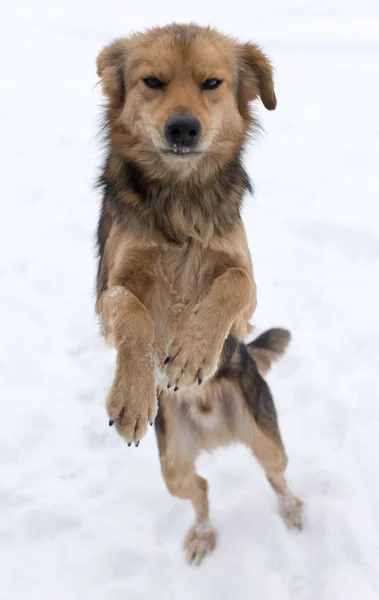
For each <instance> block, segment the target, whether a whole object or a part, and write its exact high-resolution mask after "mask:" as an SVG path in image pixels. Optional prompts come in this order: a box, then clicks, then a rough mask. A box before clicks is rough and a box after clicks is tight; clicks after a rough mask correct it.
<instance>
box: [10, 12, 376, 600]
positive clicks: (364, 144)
mask: <svg viewBox="0 0 379 600" xmlns="http://www.w3.org/2000/svg"><path fill="white" fill-rule="evenodd" d="M231 5H232V8H229V7H228V5H227V4H223V3H222V2H216V0H213V1H212V2H208V3H207V2H204V1H200V0H194V1H192V2H174V1H173V0H170V1H168V0H162V2H156V1H155V0H154V1H153V0H150V1H147V0H142V1H140V2H136V3H134V2H131V1H130V2H125V1H123V2H121V0H119V1H117V0H108V1H107V2H106V1H105V0H101V1H99V0H81V1H79V0H76V1H75V2H74V1H73V0H65V1H64V2H63V1H62V2H57V1H56V2H46V1H43V0H19V1H18V2H17V3H16V2H15V3H11V2H7V3H5V2H3V3H2V8H1V12H2V19H1V22H0V44H1V56H2V60H1V63H2V68H1V77H0V93H1V96H0V127H1V138H0V139H1V142H0V147H1V149H0V152H1V166H2V169H1V171H2V174H1V178H0V192H1V219H0V240H1V245H2V248H1V253H0V277H1V317H0V318H1V345H0V378H1V379H0V381H1V397H2V407H3V414H2V419H1V420H0V469H1V470H0V515H1V516H0V599H1V600H87V599H88V600H121V599H124V598H128V599H132V600H139V599H144V600H145V599H149V600H151V599H153V598H154V599H157V600H161V599H166V598H168V599H170V600H173V599H175V600H176V599H178V600H187V599H188V600H189V599H191V600H194V599H196V600H202V599H206V600H209V599H211V600H230V599H231V598H243V599H244V598H246V599H247V598H249V599H250V598H254V599H256V600H265V599H268V600H279V599H280V600H287V599H300V600H350V599H352V600H356V599H357V598H359V599H361V600H371V599H372V600H374V599H376V600H377V598H378V596H379V473H378V456H379V399H378V390H379V348H378V346H379V320H378V311H379V176H378V167H379V120H378V111H379V109H378V107H379V5H378V0H372V1H369V0H360V1H359V2H358V1H353V0H317V1H316V2H311V1H305V0H302V1H300V0H286V1H283V2H282V1H281V0H265V1H264V2H263V1H261V2H256V3H254V2H250V1H245V2H243V1H242V0H233V2H232V4H231ZM172 20H187V21H188V20H194V21H197V22H199V23H202V24H208V23H211V24H214V25H217V26H219V27H221V28H223V29H225V30H226V31H229V32H231V33H233V34H235V35H237V36H239V37H240V38H241V39H252V40H254V41H257V42H260V43H261V44H262V45H263V46H264V48H265V49H266V51H267V52H268V53H269V55H270V56H271V57H272V59H273V61H274V64H275V67H276V70H277V78H276V82H277V95H278V100H279V105H278V109H277V111H275V112H273V113H267V112H264V110H263V109H262V110H261V107H259V111H260V112H261V116H262V120H263V124H264V127H265V130H266V134H265V135H264V136H263V137H262V139H261V140H260V141H259V142H258V143H256V144H255V146H254V148H252V150H251V152H250V153H249V155H248V158H247V166H248V170H249V172H250V174H251V176H252V178H253V181H254V184H255V187H256V195H255V198H254V199H251V198H249V199H247V202H246V210H245V217H246V224H247V228H248V233H249V241H250V245H251V250H252V253H253V261H254V266H255V272H256V279H257V283H258V294H259V308H258V310H257V313H256V319H255V322H256V324H257V328H258V330H259V331H261V330H263V329H264V328H266V327H269V326H271V325H283V326H287V327H289V328H290V329H291V330H292V333H293V337H294V341H293V344H292V345H291V347H290V350H289V352H288V354H287V355H286V357H285V358H284V359H283V361H282V362H281V363H280V364H278V365H277V366H276V367H275V368H274V370H273V372H272V373H271V374H270V376H269V381H270V384H271V386H272V389H273V391H274V395H275V398H276V402H277V407H278V412H279V416H280V422H281V427H282V432H283V436H284V440H285V442H286V446H287V450H288V454H289V456H290V464H289V470H288V477H289V480H290V481H291V485H292V487H293V489H294V490H295V492H296V493H297V494H298V495H299V496H301V497H302V498H303V499H304V501H305V528H304V531H303V532H302V533H292V532H288V531H287V530H286V529H285V526H284V525H283V523H282V521H281V519H280V517H279V515H278V512H277V507H276V500H275V498H274V495H273V493H272V491H271V489H269V487H268V485H267V483H266V481H265V478H264V476H263V473H262V472H261V471H260V470H259V468H258V466H257V465H256V463H255V461H254V460H253V459H252V458H251V457H250V456H249V454H248V452H247V451H246V450H245V449H243V448H234V449H233V448H232V449H229V450H222V451H219V452H216V453H215V454H214V456H204V457H202V458H201V459H200V461H199V471H200V473H201V474H203V475H205V476H206V477H207V478H208V479H209V481H210V499H211V509H212V517H213V522H214V524H215V526H216V528H217V531H218V533H219V543H218V546H217V548H216V551H215V553H214V554H213V556H212V557H210V558H208V559H207V560H206V561H205V562H204V564H203V565H202V566H201V567H200V569H195V568H190V567H188V566H187V565H186V563H185V562H184V557H183V554H182V549H181V545H182V540H183V537H184V535H185V532H186V530H187V529H188V528H189V527H190V525H191V524H192V510H191V507H190V506H189V504H187V503H186V502H183V501H180V500H177V499H174V498H172V497H171V496H169V494H168V492H167V491H166V489H165V487H164V484H163V481H162V478H161V475H160V470H159V464H158V456H157V450H156V443H155V437H154V434H153V431H152V430H150V432H149V435H148V437H147V438H146V439H145V440H144V441H143V443H141V445H140V447H139V448H138V449H136V448H134V447H133V448H131V449H128V448H127V447H126V446H125V444H124V443H123V442H122V440H121V439H119V438H118V437H117V435H116V434H115V431H114V430H112V429H110V428H109V427H108V422H107V417H106V413H105V410H104V398H105V394H106V391H107V388H108V386H109V385H110V382H111V378H112V368H113V360H114V356H113V354H112V351H110V350H107V349H105V348H104V347H103V344H102V342H101V340H100V339H98V336H97V330H96V326H95V319H94V314H93V296H92V287H93V280H94V271H95V260H94V251H93V232H94V229H95V224H96V218H97V209H98V197H97V195H96V193H95V192H93V191H92V190H91V185H92V183H93V181H94V178H95V176H96V165H98V164H99V160H100V150H99V146H98V144H97V141H96V139H95V132H96V129H97V121H98V117H99V109H98V106H99V104H100V95H99V94H100V92H99V88H98V87H95V84H96V81H97V79H96V74H95V68H94V61H95V57H96V55H97V53H98V51H99V49H100V48H101V47H102V46H103V45H104V44H105V43H107V42H108V41H109V39H110V38H112V37H114V36H117V35H121V34H124V33H127V32H129V31H131V30H132V29H138V28H141V27H144V26H146V25H153V24H163V23H166V22H169V21H172ZM4 412H5V414H4Z"/></svg>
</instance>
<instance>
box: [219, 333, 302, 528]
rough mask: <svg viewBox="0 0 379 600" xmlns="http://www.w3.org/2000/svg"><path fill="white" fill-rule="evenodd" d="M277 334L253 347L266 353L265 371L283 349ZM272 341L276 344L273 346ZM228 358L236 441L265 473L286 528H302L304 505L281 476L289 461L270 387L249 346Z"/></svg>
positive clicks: (238, 347) (240, 347) (225, 372)
mask: <svg viewBox="0 0 379 600" xmlns="http://www.w3.org/2000/svg"><path fill="white" fill-rule="evenodd" d="M274 333H275V335H274ZM279 333H280V334H281V335H283V339H284V337H285V336H284V333H285V332H284V330H271V331H270V332H267V333H266V334H264V335H262V336H260V338H258V342H259V343H257V344H256V346H254V345H253V346H252V347H253V348H254V349H255V348H257V349H258V350H259V352H262V353H263V352H265V356H264V358H265V362H262V364H263V365H264V366H265V370H267V368H268V367H269V364H270V361H271V360H272V359H273V358H276V357H277V355H279V350H280V353H281V352H282V351H283V350H282V347H280V348H279V343H278V339H279ZM270 340H271V341H270ZM271 342H275V344H276V346H275V347H274V344H273V343H272V344H271ZM271 345H272V346H273V347H271ZM229 346H231V342H229ZM270 352H271V354H272V356H271V355H270ZM225 356H226V355H225ZM254 358H255V356H254ZM228 359H229V360H228V362H227V363H226V364H225V366H224V369H223V371H221V375H222V377H223V378H225V379H227V380H229V382H233V386H234V388H235V390H236V398H239V400H240V401H241V410H240V411H239V412H237V415H238V416H237V420H238V421H239V422H238V424H237V427H236V431H237V436H238V438H239V441H241V442H242V443H244V444H246V445H247V446H248V447H250V448H251V450H252V451H253V453H254V455H255V457H256V458H257V460H258V462H259V464H260V465H261V466H262V467H263V469H264V470H265V473H266V476H267V479H268V481H269V482H270V484H271V486H272V488H273V489H274V491H275V492H276V494H277V495H278V498H279V504H280V509H281V513H282V515H283V518H284V520H285V522H286V523H287V525H289V526H290V527H298V528H301V515H302V504H303V503H302V502H301V500H299V499H298V498H296V496H295V495H294V494H293V493H292V492H291V490H290V489H289V487H288V485H287V482H286V479H285V477H284V472H285V470H286V467H287V462H288V459H287V456H286V453H285V449H284V446H283V443H282V439H281V435H280V431H279V425H278V419H277V414H276V410H275V405H274V400H273V398H272V395H271V392H270V390H269V387H268V385H267V383H266V381H265V380H264V379H263V377H262V376H261V374H260V372H259V371H258V368H259V365H257V364H256V362H255V360H254V359H253V357H252V353H251V347H249V346H246V345H245V344H243V343H241V342H239V343H235V344H234V350H233V353H232V354H231V353H230V354H229V356H228Z"/></svg>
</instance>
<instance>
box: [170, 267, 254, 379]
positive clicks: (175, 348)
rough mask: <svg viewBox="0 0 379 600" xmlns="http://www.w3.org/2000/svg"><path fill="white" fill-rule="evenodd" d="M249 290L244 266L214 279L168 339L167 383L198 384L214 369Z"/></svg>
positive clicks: (250, 283) (249, 286) (248, 280)
mask: <svg viewBox="0 0 379 600" xmlns="http://www.w3.org/2000/svg"><path fill="white" fill-rule="evenodd" d="M253 294H254V286H253V282H252V280H251V277H250V276H249V274H248V273H247V272H246V270H245V269H242V268H231V269H228V270H227V271H225V272H224V273H223V274H222V275H220V276H219V277H217V278H216V279H215V280H214V282H213V285H212V287H211V291H210V293H209V294H208V296H207V297H206V298H204V300H202V302H200V303H199V304H198V306H197V307H196V309H195V310H194V312H193V314H192V315H191V317H190V318H189V319H188V320H187V321H186V322H184V323H183V324H182V328H181V331H180V332H179V333H178V335H177V337H176V338H175V339H174V340H173V342H172V343H171V346H170V349H169V356H168V357H167V359H166V364H168V366H167V375H168V378H169V386H171V385H172V386H174V389H178V388H179V387H180V386H190V385H193V384H194V383H195V382H196V381H197V382H198V383H199V385H200V384H201V383H202V381H203V380H204V379H206V378H209V377H211V376H212V375H213V374H214V373H215V371H216V369H217V366H218V362H219V357H220V354H221V350H222V347H223V344H224V341H225V339H226V337H227V336H228V335H229V332H230V329H231V327H232V325H233V323H234V322H235V321H236V319H237V317H238V316H239V314H240V313H241V311H242V310H243V309H244V308H245V307H246V306H247V305H248V304H249V303H251V299H252V295H253Z"/></svg>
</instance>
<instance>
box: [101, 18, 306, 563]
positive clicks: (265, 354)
mask: <svg viewBox="0 0 379 600" xmlns="http://www.w3.org/2000/svg"><path fill="white" fill-rule="evenodd" d="M97 68H98V74H99V76H100V78H101V82H102V86H103V92H104V94H105V95H106V97H107V98H108V106H107V112H106V118H105V136H106V140H107V145H108V146H107V147H108V155H107V160H106V164H105V167H104V171H103V174H102V177H101V181H100V184H101V186H102V189H103V203H102V208H101V215H100V220H99V226H98V250H99V268H98V277H97V303H96V310H97V313H98V314H99V316H100V318H101V322H102V326H103V333H104V335H105V336H106V339H107V341H108V342H109V343H112V344H113V345H114V346H115V347H116V349H117V366H116V373H115V378H114V382H113V385H112V388H111V390H110V392H109V395H108V399H107V409H108V414H109V417H110V424H113V423H115V426H116V428H117V430H118V431H119V433H120V434H121V435H122V436H123V437H124V438H125V439H126V441H127V442H128V444H129V445H131V443H132V442H133V441H134V443H135V444H136V445H138V444H139V441H140V439H141V438H142V437H143V436H144V435H145V433H146V428H147V424H148V423H149V422H150V424H152V423H153V421H154V419H155V417H156V415H157V408H158V404H159V412H158V416H157V418H156V420H155V423H156V432H157V439H158V445H159V451H160V458H161V463H162V472H163V476H164V478H165V481H166V484H167V486H168V489H169V490H170V491H171V493H172V494H174V495H177V496H179V497H181V498H188V499H190V500H191V501H192V504H193V506H194V509H195V513H196V523H195V526H194V528H193V529H192V530H191V532H190V533H189V535H188V538H187V540H186V549H187V556H188V560H189V561H194V562H196V563H199V562H200V561H201V560H202V558H203V557H204V555H205V554H206V553H207V552H209V551H211V550H212V549H213V547H214V543H215V535H214V532H213V530H212V528H211V525H210V522H209V518H208V500H207V482H206V481H205V480H204V479H202V478H201V477H199V476H198V475H197V474H196V472H195V461H196V458H197V456H198V454H199V453H200V451H201V450H204V449H208V450H209V449H212V448H215V447H216V446H218V445H220V444H229V443H231V442H234V441H239V442H242V443H245V444H247V445H248V446H249V447H250V448H251V449H252V451H253V452H254V454H255V456H256V457H257V459H258V461H259V462H260V463H261V465H262V466H263V468H264V469H265V471H266V474H267V477H268V479H269V481H270V483H271V484H272V486H273V488H274V489H275V491H276V492H277V493H278V495H279V497H280V499H281V505H282V510H283V513H284V516H285V519H286V520H287V522H288V523H289V524H291V525H296V526H300V525H301V514H300V511H301V503H300V501H299V500H297V499H296V498H295V497H294V496H293V495H292V493H291V492H290V491H289V489H288V488H287V485H286V483H285V480H284V476H283V473H284V470H285V467H286V463H287V459H286V455H285V452H284V447H283V444H282V441H281V437H280V433H279V428H278V424H277V418H276V412H275V407H274V403H273V400H272V397H271V394H270V392H269V389H268V387H267V384H266V383H265V381H264V380H263V379H262V376H261V375H262V374H263V373H265V372H266V371H267V369H268V367H269V365H270V363H271V362H272V360H274V359H276V358H278V357H279V356H280V355H281V354H282V353H283V351H284V350H285V347H286V345H287V343H288V341H289V334H288V332H286V331H284V330H281V329H276V330H271V331H270V332H267V333H266V334H263V336H260V337H259V338H258V339H256V340H255V341H254V342H252V343H251V344H249V345H248V346H246V345H245V344H243V342H242V341H241V340H243V339H244V338H245V336H246V334H247V333H248V332H249V331H250V329H251V328H250V326H249V323H248V321H249V318H250V317H251V315H252V314H253V312H254V309H255V306H256V290H255V283H254V279H253V272H252V265H251V260H250V255H249V250H248V245H247V240H246V235H245V229H244V226H243V223H242V221H241V217H240V208H241V202H242V198H243V195H244V194H245V192H246V191H249V190H250V189H251V188H250V184H249V180H248V177H247V175H246V173H245V170H244V168H243V166H242V164H241V152H242V150H243V147H244V144H245V141H246V138H247V136H248V134H249V132H251V130H252V129H253V128H254V126H255V125H256V123H255V120H254V118H253V117H252V115H251V113H250V112H249V106H248V105H249V102H250V101H252V100H255V99H256V98H258V97H260V98H261V100H262V102H263V104H264V105H265V107H266V108H268V109H274V108H275V106H276V98H275V93H274V87H273V78H272V69H271V65H270V62H269V60H268V59H267V58H266V56H265V55H264V54H263V52H262V51H261V50H260V49H259V48H258V47H257V46H255V45H252V44H244V45H241V44H238V43H237V42H236V41H235V40H233V39H231V38H229V37H226V36H224V35H221V34H220V33H218V32H217V31H215V30H213V29H209V28H208V29H207V28H201V27H197V26H195V25H170V26H168V27H164V28H155V29H152V30H150V31H148V32H147V33H143V34H136V35H133V36H132V37H130V38H128V39H122V40H118V41H116V42H114V43H112V44H110V45H109V46H108V47H106V48H105V49H104V50H103V51H102V52H101V53H100V55H99V57H98V60H97ZM178 116H179V117H180V118H179V121H178ZM172 119H174V125H173V126H172V127H171V125H170V124H171V123H172ZM183 123H184V124H183ZM169 125H170V127H169ZM225 340H226V341H225Z"/></svg>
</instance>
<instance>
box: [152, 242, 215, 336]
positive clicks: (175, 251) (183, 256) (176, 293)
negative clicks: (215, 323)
mask: <svg viewBox="0 0 379 600" xmlns="http://www.w3.org/2000/svg"><path fill="white" fill-rule="evenodd" d="M152 270H153V280H154V284H153V289H152V294H151V297H150V298H149V300H148V302H147V304H148V309H149V312H150V314H151V315H152V317H153V319H154V321H155V324H156V332H157V337H158V338H159V342H160V344H165V343H166V342H167V340H168V339H170V338H172V337H173V336H174V335H175V332H176V329H177V327H178V323H179V319H180V318H182V317H183V316H184V314H185V313H187V312H188V313H190V312H191V310H193V308H194V307H195V306H196V304H197V303H198V302H200V301H201V300H202V299H203V298H204V297H205V296H206V295H207V294H208V293H209V290H210V287H211V282H212V277H211V272H212V261H211V255H210V252H209V250H207V249H206V248H203V247H202V246H201V245H200V244H198V243H195V242H193V243H188V244H187V245H185V246H180V247H179V246H175V245H173V246H172V247H170V248H168V249H167V250H165V251H164V252H162V253H161V255H160V256H159V257H158V258H157V260H156V261H155V262H154V265H153V266H152ZM157 341H158V340H157ZM160 344H159V345H160Z"/></svg>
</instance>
